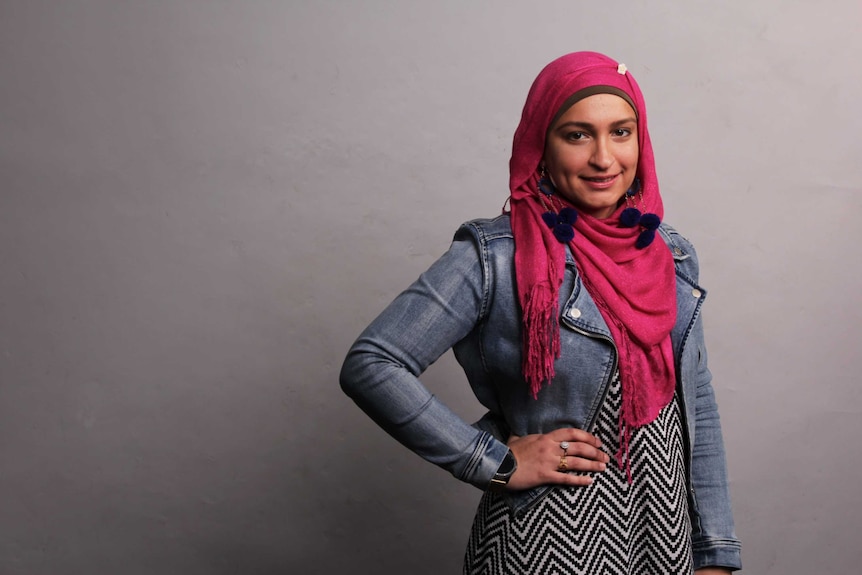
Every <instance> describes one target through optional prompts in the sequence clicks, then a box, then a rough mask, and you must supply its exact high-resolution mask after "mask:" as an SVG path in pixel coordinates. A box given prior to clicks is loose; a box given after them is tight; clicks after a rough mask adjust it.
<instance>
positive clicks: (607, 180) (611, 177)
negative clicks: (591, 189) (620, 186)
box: [581, 174, 619, 184]
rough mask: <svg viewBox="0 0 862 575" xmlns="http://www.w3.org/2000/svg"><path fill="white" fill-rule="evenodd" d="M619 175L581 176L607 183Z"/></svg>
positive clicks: (590, 180) (583, 178)
mask: <svg viewBox="0 0 862 575" xmlns="http://www.w3.org/2000/svg"><path fill="white" fill-rule="evenodd" d="M618 175H619V174H617V175H616V176H596V177H593V178H588V177H587V176H581V179H582V180H587V181H588V182H596V183H599V184H605V183H608V182H613V181H614V180H615V179H616V178H617V176H618Z"/></svg>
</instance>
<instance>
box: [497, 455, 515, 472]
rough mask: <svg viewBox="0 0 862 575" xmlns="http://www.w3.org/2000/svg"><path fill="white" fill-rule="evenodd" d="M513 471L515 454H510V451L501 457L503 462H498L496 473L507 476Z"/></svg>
mask: <svg viewBox="0 0 862 575" xmlns="http://www.w3.org/2000/svg"><path fill="white" fill-rule="evenodd" d="M514 471H515V456H514V455H512V452H511V451H510V452H509V453H507V454H506V457H505V458H504V459H503V463H501V464H500V468H499V469H498V470H497V475H503V476H507V477H508V476H509V475H511V474H512V473H513V472H514Z"/></svg>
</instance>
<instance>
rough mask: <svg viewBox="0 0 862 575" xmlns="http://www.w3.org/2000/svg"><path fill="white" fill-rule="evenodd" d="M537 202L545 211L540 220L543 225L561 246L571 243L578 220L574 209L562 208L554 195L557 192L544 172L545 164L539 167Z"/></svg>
mask: <svg viewBox="0 0 862 575" xmlns="http://www.w3.org/2000/svg"><path fill="white" fill-rule="evenodd" d="M538 188H539V191H540V192H542V193H541V194H539V196H538V197H539V201H540V202H541V203H542V207H543V208H545V210H547V211H545V212H544V213H543V214H542V220H543V221H544V222H545V225H547V226H548V228H550V229H551V231H552V232H553V234H554V237H555V238H557V241H558V242H560V243H561V244H565V243H568V242H570V241H572V238H574V237H575V227H574V226H575V221H577V219H578V212H577V211H576V210H575V209H574V208H570V207H568V206H563V205H562V202H560V199H559V198H558V197H557V196H556V195H555V194H556V192H557V188H556V186H554V182H552V181H551V177H550V176H549V175H548V173H547V171H546V170H545V164H544V163H543V164H542V165H541V166H540V170H539V182H538ZM555 208H556V209H555Z"/></svg>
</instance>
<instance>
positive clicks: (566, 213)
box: [557, 208, 578, 226]
mask: <svg viewBox="0 0 862 575" xmlns="http://www.w3.org/2000/svg"><path fill="white" fill-rule="evenodd" d="M577 219H578V212H577V210H575V209H574V208H563V209H562V210H560V217H559V219H558V220H557V221H558V222H560V223H561V224H569V225H570V226H573V225H575V222H576V221H577Z"/></svg>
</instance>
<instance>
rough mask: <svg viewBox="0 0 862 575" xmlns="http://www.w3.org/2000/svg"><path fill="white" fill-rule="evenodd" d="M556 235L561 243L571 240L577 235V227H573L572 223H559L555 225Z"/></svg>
mask: <svg viewBox="0 0 862 575" xmlns="http://www.w3.org/2000/svg"><path fill="white" fill-rule="evenodd" d="M554 237H556V238H557V241H559V242H560V243H561V244H564V243H566V242H569V241H571V240H572V238H573V237H575V228H573V227H572V226H571V225H570V224H566V223H559V224H557V225H556V226H554Z"/></svg>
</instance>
